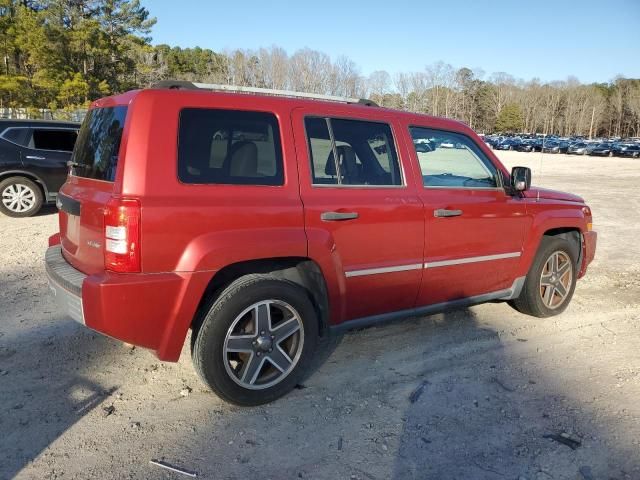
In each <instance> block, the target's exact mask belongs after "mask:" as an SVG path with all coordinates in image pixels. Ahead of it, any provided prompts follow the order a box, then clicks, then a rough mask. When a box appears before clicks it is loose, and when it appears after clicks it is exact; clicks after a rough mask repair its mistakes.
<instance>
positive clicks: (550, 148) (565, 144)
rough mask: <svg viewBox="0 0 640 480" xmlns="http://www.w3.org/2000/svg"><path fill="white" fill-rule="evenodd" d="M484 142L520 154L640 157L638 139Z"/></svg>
mask: <svg viewBox="0 0 640 480" xmlns="http://www.w3.org/2000/svg"><path fill="white" fill-rule="evenodd" d="M483 139H484V141H485V143H486V144H487V145H489V146H490V147H491V148H493V149H494V150H516V151H518V152H544V153H566V154H570V155H571V154H572V155H594V156H601V157H613V156H617V157H630V158H638V157H640V140H638V139H628V140H621V139H596V140H586V139H584V138H580V137H571V138H559V137H548V136H547V137H534V138H531V137H530V138H526V137H503V136H497V135H488V136H485V137H484V138H483Z"/></svg>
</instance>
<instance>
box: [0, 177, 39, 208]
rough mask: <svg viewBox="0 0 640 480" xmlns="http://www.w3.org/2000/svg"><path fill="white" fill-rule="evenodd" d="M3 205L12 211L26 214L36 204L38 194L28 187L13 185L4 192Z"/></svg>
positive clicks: (19, 184)
mask: <svg viewBox="0 0 640 480" xmlns="http://www.w3.org/2000/svg"><path fill="white" fill-rule="evenodd" d="M2 203H3V205H4V206H5V207H6V208H7V209H8V210H10V211H12V212H15V213H24V212H27V211H29V210H31V209H32V208H33V206H34V205H35V203H36V193H35V192H34V191H33V190H32V189H31V188H30V187H28V186H27V185H23V184H22V183H13V184H11V185H8V186H7V187H6V188H5V189H4V190H3V191H2Z"/></svg>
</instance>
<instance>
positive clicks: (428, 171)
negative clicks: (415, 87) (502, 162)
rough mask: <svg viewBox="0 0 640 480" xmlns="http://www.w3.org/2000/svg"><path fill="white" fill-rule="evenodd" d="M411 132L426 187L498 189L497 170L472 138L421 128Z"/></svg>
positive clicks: (415, 128) (414, 128) (411, 129)
mask: <svg viewBox="0 0 640 480" xmlns="http://www.w3.org/2000/svg"><path fill="white" fill-rule="evenodd" d="M410 131H411V137H412V138H413V145H414V147H415V149H416V154H417V156H418V161H419V162H420V169H421V170H422V179H423V183H424V185H425V186H426V187H458V188H459V187H466V188H495V187H496V186H497V180H496V179H497V171H496V168H495V166H494V165H493V164H492V163H491V161H490V160H489V159H488V158H487V157H486V156H485V155H484V154H483V153H482V151H481V150H480V149H479V148H478V146H477V145H476V144H475V143H474V142H473V140H471V139H470V138H469V137H467V136H465V135H461V134H458V133H454V132H447V131H444V130H434V129H430V128H421V127H411V128H410Z"/></svg>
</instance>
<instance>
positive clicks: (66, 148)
mask: <svg viewBox="0 0 640 480" xmlns="http://www.w3.org/2000/svg"><path fill="white" fill-rule="evenodd" d="M77 138H78V133H77V132H76V131H75V130H60V129H55V130H45V129H41V128H34V129H33V137H32V139H31V142H30V144H29V146H30V147H31V148H35V149H37V150H58V151H62V152H73V146H74V145H75V143H76V139H77Z"/></svg>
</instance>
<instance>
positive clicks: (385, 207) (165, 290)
mask: <svg viewBox="0 0 640 480" xmlns="http://www.w3.org/2000/svg"><path fill="white" fill-rule="evenodd" d="M115 105H127V106H128V114H127V119H126V121H125V128H124V132H123V138H122V142H121V146H120V160H119V163H118V168H117V171H116V176H115V182H113V183H108V182H99V181H95V180H89V179H83V178H77V177H70V178H69V180H68V181H67V183H66V184H65V185H64V186H63V188H62V190H61V193H62V194H64V195H67V196H69V197H72V198H73V199H75V200H78V201H80V203H81V205H82V209H81V215H80V217H76V218H72V217H71V216H69V215H67V214H66V213H64V212H61V213H60V239H59V240H60V241H61V244H62V247H63V255H64V257H65V258H66V259H67V261H68V262H69V263H70V264H71V265H73V266H74V267H75V268H77V269H78V270H81V271H82V272H84V273H86V274H87V275H88V277H87V278H86V280H85V281H84V284H83V288H82V299H83V305H84V312H85V321H86V324H87V326H88V327H90V328H93V329H95V330H97V331H100V332H102V333H105V334H107V335H110V336H112V337H115V338H119V339H121V340H124V341H126V342H129V343H132V344H136V345H140V346H143V347H146V348H150V349H152V350H154V351H155V352H156V353H157V355H158V356H159V357H160V358H161V359H163V360H171V361H175V360H177V359H178V357H179V355H180V351H181V349H182V346H183V343H184V339H185V336H186V333H187V331H188V328H189V327H190V325H191V322H192V320H193V318H194V316H195V313H196V310H197V308H198V305H199V304H200V302H201V300H202V297H203V294H204V291H205V289H206V287H207V285H208V283H209V282H210V281H211V279H212V278H213V277H214V275H215V274H216V272H218V271H219V270H221V269H222V268H224V267H225V266H228V265H231V264H233V263H237V262H243V261H248V260H256V259H270V258H281V257H299V258H308V259H311V260H312V261H314V262H315V263H316V264H317V265H318V266H319V267H320V270H321V272H322V274H323V275H324V279H325V282H326V285H327V292H328V296H329V298H328V303H329V306H330V317H331V318H330V321H331V323H332V324H339V323H341V322H344V321H346V320H350V319H354V318H358V317H363V316H369V315H375V314H381V313H386V312H392V311H396V310H403V309H408V308H412V307H414V306H422V305H425V304H430V303H439V302H442V301H446V300H453V299H456V298H461V297H466V296H471V295H478V294H482V293H487V292H491V291H495V290H500V289H503V288H508V287H509V286H511V284H512V283H513V281H514V279H516V278H517V277H520V276H523V275H525V274H526V272H527V270H528V268H529V266H530V264H531V262H532V260H533V257H534V255H535V252H536V249H537V248H538V245H539V243H540V240H541V238H542V235H543V234H544V233H545V231H547V230H549V229H552V228H558V227H563V228H566V227H570V228H575V229H577V230H579V231H580V232H581V233H582V235H583V248H584V255H583V269H582V270H583V271H582V272H581V274H584V270H586V266H587V265H588V263H589V262H590V261H591V260H592V259H593V255H594V251H595V233H593V232H588V231H587V223H590V222H591V215H590V212H588V213H587V212H586V211H585V210H583V208H584V203H583V202H582V200H581V199H579V198H578V197H575V196H570V195H568V194H557V193H554V194H549V193H548V192H547V191H543V190H540V191H539V192H540V195H538V190H535V191H534V190H532V191H530V192H527V194H526V195H524V196H521V197H520V196H510V195H507V194H506V193H505V192H504V191H503V190H447V189H438V190H435V189H431V190H430V189H426V188H424V187H423V185H422V176H421V173H420V169H419V166H418V163H417V158H416V154H415V150H414V148H413V143H412V141H411V137H410V135H409V132H408V127H409V126H410V125H415V126H424V127H429V128H439V129H445V130H450V131H453V132H458V133H463V134H466V135H468V136H469V137H471V138H472V139H473V140H474V141H475V142H476V143H477V144H478V145H479V148H480V149H481V150H482V151H483V152H484V153H485V154H486V155H487V156H488V157H489V158H490V159H491V160H492V161H493V162H494V164H495V165H496V167H497V168H498V169H499V170H502V171H503V172H505V173H508V172H507V171H506V169H505V168H504V166H503V165H502V164H501V163H500V162H499V161H498V159H497V158H496V157H495V155H494V154H493V152H491V151H490V150H489V149H488V148H487V147H486V146H485V144H484V142H482V141H480V140H479V139H478V138H477V136H476V135H475V133H473V132H472V131H471V130H470V129H469V128H468V127H466V126H465V125H463V124H461V123H458V122H455V121H451V120H445V119H441V118H434V117H428V116H424V115H416V114H409V113H404V112H398V111H393V110H387V109H381V108H375V107H366V106H361V105H346V104H344V105H343V104H338V103H330V102H320V101H313V100H298V99H285V98H278V97H270V96H253V95H242V94H222V93H210V92H205V91H174V90H143V91H133V92H128V93H126V94H123V95H119V96H115V97H109V98H105V99H102V100H99V101H97V102H94V104H93V105H92V108H96V107H105V106H115ZM187 107H198V108H224V109H237V110H259V111H266V112H272V113H273V114H275V115H276V117H277V118H278V121H279V127H280V134H281V143H282V148H283V160H284V176H285V184H284V185H283V186H278V187H269V186H234V185H186V184H182V183H181V182H180V181H179V180H178V176H177V153H176V152H177V130H178V118H179V113H180V111H181V109H183V108H187ZM305 115H325V116H331V117H343V118H352V119H363V120H373V121H382V122H387V123H388V124H389V125H390V126H391V128H392V130H393V134H394V139H395V142H396V148H397V151H398V156H399V159H400V161H401V164H402V165H401V166H402V170H403V172H404V179H405V185H404V186H402V187H393V188H386V187H381V188H336V187H313V186H312V185H311V173H310V167H309V158H308V157H309V154H308V151H307V150H308V149H307V141H306V136H305V131H304V125H303V119H304V116H305ZM113 199H130V200H133V201H135V202H137V204H139V209H140V215H139V222H140V223H139V249H138V250H137V252H136V254H137V255H139V258H138V260H139V268H138V269H139V270H140V272H139V273H115V272H110V271H108V269H105V252H104V241H105V238H104V233H105V209H106V208H107V207H108V206H109V204H110V202H114V201H115V202H117V200H113ZM137 204H136V205H137ZM438 208H447V209H461V210H463V211H464V214H463V215H462V216H460V217H456V218H435V217H434V216H433V210H434V209H438ZM325 211H342V212H349V211H357V212H358V213H359V218H358V219H357V220H354V221H348V222H323V221H322V220H320V214H321V213H322V212H325ZM57 241H58V239H56V238H54V237H52V240H50V244H54V243H55V242H57ZM51 242H54V243H51ZM507 252H521V256H519V257H517V258H509V259H504V260H499V261H492V262H479V263H473V264H467V265H455V266H446V267H438V268H433V269H430V268H427V269H422V268H415V269H411V270H406V271H402V272H394V273H385V274H381V275H365V276H353V277H348V276H346V275H345V272H349V271H353V270H363V269H371V268H384V267H391V266H398V265H409V264H418V265H421V264H423V263H424V262H427V263H429V262H434V261H436V262H437V261H442V260H452V259H458V258H464V257H472V256H485V255H493V254H501V253H507ZM107 258H108V257H107ZM134 270H135V268H134Z"/></svg>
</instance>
